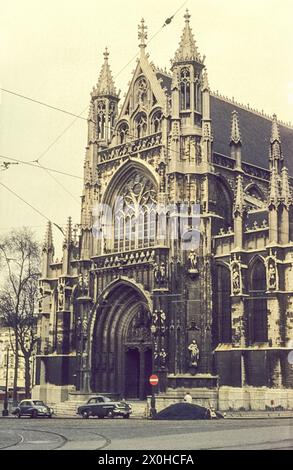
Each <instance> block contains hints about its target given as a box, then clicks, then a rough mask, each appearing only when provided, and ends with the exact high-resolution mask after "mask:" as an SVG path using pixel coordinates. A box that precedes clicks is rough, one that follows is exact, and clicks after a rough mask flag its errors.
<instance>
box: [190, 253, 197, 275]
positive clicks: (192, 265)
mask: <svg viewBox="0 0 293 470" xmlns="http://www.w3.org/2000/svg"><path fill="white" fill-rule="evenodd" d="M188 264H189V266H188V268H189V271H197V254H196V253H195V251H194V250H190V253H189V256H188Z"/></svg>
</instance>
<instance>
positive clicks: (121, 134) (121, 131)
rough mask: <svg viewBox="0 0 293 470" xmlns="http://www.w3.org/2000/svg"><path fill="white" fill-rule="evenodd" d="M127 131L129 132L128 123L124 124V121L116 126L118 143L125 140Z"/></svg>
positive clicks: (122, 142)
mask: <svg viewBox="0 0 293 470" xmlns="http://www.w3.org/2000/svg"><path fill="white" fill-rule="evenodd" d="M128 133H129V127H128V124H126V122H123V123H122V124H120V126H119V127H118V142H119V144H124V143H125V142H126V139H127V135H128Z"/></svg>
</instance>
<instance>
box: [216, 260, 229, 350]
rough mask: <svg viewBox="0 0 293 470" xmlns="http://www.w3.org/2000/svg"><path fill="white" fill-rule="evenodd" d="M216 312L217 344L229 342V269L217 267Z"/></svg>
mask: <svg viewBox="0 0 293 470" xmlns="http://www.w3.org/2000/svg"><path fill="white" fill-rule="evenodd" d="M215 297H216V299H215V300H216V312H217V325H218V335H217V336H218V342H219V343H230V342H231V322H232V320H231V279H230V269H229V268H228V267H225V266H222V265H219V266H218V267H217V273H216V286H215Z"/></svg>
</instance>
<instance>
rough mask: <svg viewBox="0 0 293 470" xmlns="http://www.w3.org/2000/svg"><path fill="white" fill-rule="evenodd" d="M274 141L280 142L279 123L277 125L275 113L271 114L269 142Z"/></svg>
mask: <svg viewBox="0 0 293 470" xmlns="http://www.w3.org/2000/svg"><path fill="white" fill-rule="evenodd" d="M274 142H278V143H279V144H280V143H281V138H280V131H279V125H278V121H277V116H276V114H274V115H273V121H272V132H271V144H273V143H274Z"/></svg>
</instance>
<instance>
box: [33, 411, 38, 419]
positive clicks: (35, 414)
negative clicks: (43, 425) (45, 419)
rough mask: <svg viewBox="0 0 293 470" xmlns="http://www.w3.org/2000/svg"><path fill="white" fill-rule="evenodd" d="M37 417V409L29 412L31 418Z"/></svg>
mask: <svg viewBox="0 0 293 470" xmlns="http://www.w3.org/2000/svg"><path fill="white" fill-rule="evenodd" d="M37 417H38V412H37V410H33V412H32V414H31V418H32V419H35V418H37Z"/></svg>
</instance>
